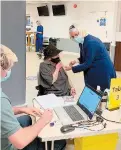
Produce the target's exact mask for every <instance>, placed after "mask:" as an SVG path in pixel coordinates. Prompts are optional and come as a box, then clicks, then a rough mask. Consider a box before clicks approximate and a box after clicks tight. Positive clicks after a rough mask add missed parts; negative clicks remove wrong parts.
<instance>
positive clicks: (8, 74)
mask: <svg viewBox="0 0 121 150" xmlns="http://www.w3.org/2000/svg"><path fill="white" fill-rule="evenodd" d="M6 72H7V75H6V76H5V77H4V78H1V82H3V81H6V80H7V79H8V78H9V77H10V75H11V70H9V71H6Z"/></svg>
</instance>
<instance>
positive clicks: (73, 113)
mask: <svg viewBox="0 0 121 150" xmlns="http://www.w3.org/2000/svg"><path fill="white" fill-rule="evenodd" d="M63 108H64V110H65V111H66V113H67V114H68V115H69V117H70V118H71V119H72V120H73V121H80V120H83V119H84V118H83V116H82V115H81V114H80V113H79V112H78V110H77V109H76V108H75V107H74V106H73V105H72V106H64V107H63Z"/></svg>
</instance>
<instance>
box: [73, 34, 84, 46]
mask: <svg viewBox="0 0 121 150" xmlns="http://www.w3.org/2000/svg"><path fill="white" fill-rule="evenodd" d="M74 41H75V42H77V43H81V44H83V43H84V38H83V37H81V36H80V35H78V36H76V37H74Z"/></svg>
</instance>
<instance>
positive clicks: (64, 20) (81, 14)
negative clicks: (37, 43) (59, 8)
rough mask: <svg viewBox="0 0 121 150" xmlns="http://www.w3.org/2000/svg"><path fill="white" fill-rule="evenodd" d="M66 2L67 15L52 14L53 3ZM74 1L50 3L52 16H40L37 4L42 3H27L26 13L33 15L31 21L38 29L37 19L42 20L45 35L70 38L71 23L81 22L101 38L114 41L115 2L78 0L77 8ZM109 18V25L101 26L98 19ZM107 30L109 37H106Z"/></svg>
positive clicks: (82, 25)
mask: <svg viewBox="0 0 121 150" xmlns="http://www.w3.org/2000/svg"><path fill="white" fill-rule="evenodd" d="M60 3H62V4H63V3H64V4H65V7H66V16H58V17H55V16H53V14H52V7H51V6H52V4H60ZM73 4H74V2H59V3H48V4H47V5H48V7H49V11H50V16H49V17H39V16H38V12H37V6H41V5H44V4H42V3H41V2H40V4H27V9H26V14H29V15H30V16H31V21H33V23H34V28H35V29H36V20H40V21H41V22H42V24H43V26H44V36H48V37H50V36H51V37H58V38H69V35H68V28H69V26H70V25H71V24H73V23H74V24H79V25H80V27H82V28H84V29H86V30H87V31H89V33H91V34H93V35H95V36H97V37H99V38H101V39H102V40H103V41H112V39H113V33H114V31H113V26H114V24H113V20H114V2H76V4H77V8H73ZM104 11H107V13H106V18H107V26H106V27H100V26H99V24H98V23H97V19H100V17H105V12H104ZM106 32H107V37H106Z"/></svg>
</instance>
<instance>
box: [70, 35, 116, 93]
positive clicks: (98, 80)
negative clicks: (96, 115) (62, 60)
mask: <svg viewBox="0 0 121 150" xmlns="http://www.w3.org/2000/svg"><path fill="white" fill-rule="evenodd" d="M79 46H80V58H79V61H80V64H79V65H77V66H74V67H72V71H73V72H74V73H77V72H81V71H84V80H85V84H88V85H90V86H91V87H93V88H94V89H96V88H97V86H98V85H99V86H100V87H101V90H102V91H104V90H105V89H106V88H108V89H109V88H110V81H111V78H116V72H115V69H114V65H113V63H112V61H111V59H110V56H109V54H108V51H107V49H106V47H105V45H104V44H103V43H102V41H101V40H100V39H98V38H96V37H94V36H92V35H87V36H86V37H85V38H84V43H83V45H82V44H79Z"/></svg>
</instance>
